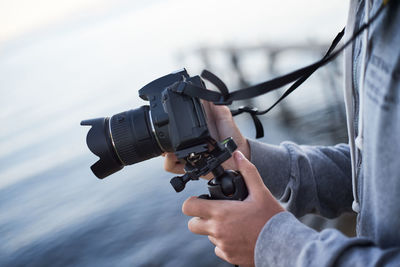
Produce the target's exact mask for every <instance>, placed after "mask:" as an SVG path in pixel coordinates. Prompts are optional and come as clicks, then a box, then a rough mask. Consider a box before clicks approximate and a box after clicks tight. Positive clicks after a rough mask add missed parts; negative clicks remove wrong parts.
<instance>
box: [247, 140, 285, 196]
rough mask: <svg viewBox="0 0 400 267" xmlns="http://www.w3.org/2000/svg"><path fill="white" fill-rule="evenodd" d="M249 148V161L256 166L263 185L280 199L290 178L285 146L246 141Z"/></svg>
mask: <svg viewBox="0 0 400 267" xmlns="http://www.w3.org/2000/svg"><path fill="white" fill-rule="evenodd" d="M247 141H248V143H249V147H250V161H251V162H252V163H253V164H254V165H255V166H256V168H257V170H258V172H259V173H260V175H261V177H262V179H263V181H264V184H265V185H266V186H267V187H268V189H269V190H270V191H271V193H272V194H273V195H274V196H275V197H276V198H277V199H280V198H281V197H282V195H283V194H284V192H285V189H286V186H287V184H288V182H289V177H290V167H291V163H290V154H289V151H288V150H287V148H286V147H285V146H282V145H281V146H276V145H269V144H265V143H261V142H258V141H255V140H251V139H248V140H247Z"/></svg>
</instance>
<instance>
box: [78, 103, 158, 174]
mask: <svg viewBox="0 0 400 267" xmlns="http://www.w3.org/2000/svg"><path fill="white" fill-rule="evenodd" d="M149 110H150V109H149V106H141V107H139V108H137V109H132V110H129V111H125V112H121V113H118V114H115V115H113V116H112V117H111V118H99V119H92V120H86V121H82V122H81V125H91V126H92V128H91V129H90V130H89V132H88V135H87V137H86V143H87V145H88V147H89V149H90V150H91V151H92V152H93V153H94V154H95V155H97V156H99V158H100V159H99V160H98V161H97V162H96V163H95V164H93V165H92V166H91V169H92V171H93V173H94V174H95V175H96V176H97V177H98V178H101V179H102V178H105V177H107V176H108V175H110V174H113V173H115V172H117V171H119V170H120V169H122V168H123V166H125V165H131V164H134V163H137V162H141V161H144V160H147V159H150V158H153V157H157V156H159V155H161V153H162V150H161V148H160V147H159V145H158V143H157V140H156V137H155V135H154V133H153V127H152V125H151V120H150V114H149Z"/></svg>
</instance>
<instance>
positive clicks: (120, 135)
mask: <svg viewBox="0 0 400 267" xmlns="http://www.w3.org/2000/svg"><path fill="white" fill-rule="evenodd" d="M128 112H129V111H125V112H122V113H119V114H115V115H114V116H112V117H111V119H110V126H111V138H112V139H113V142H114V145H115V150H116V152H117V154H118V156H119V158H120V159H121V161H122V163H123V164H124V165H130V164H133V163H136V162H138V155H137V151H136V146H135V143H136V142H135V141H136V138H135V136H133V135H134V132H133V131H132V130H131V129H130V123H129V116H128Z"/></svg>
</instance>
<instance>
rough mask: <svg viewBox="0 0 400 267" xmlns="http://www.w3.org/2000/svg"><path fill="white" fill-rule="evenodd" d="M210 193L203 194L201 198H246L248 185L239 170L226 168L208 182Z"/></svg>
mask: <svg viewBox="0 0 400 267" xmlns="http://www.w3.org/2000/svg"><path fill="white" fill-rule="evenodd" d="M208 191H209V192H210V195H201V196H199V197H200V198H204V199H215V200H244V199H245V198H246V197H247V195H248V191H247V187H246V184H245V182H244V180H243V177H242V175H241V174H240V173H239V172H236V171H232V170H226V171H224V173H223V174H222V175H220V176H218V177H216V178H214V179H212V180H210V181H209V182H208Z"/></svg>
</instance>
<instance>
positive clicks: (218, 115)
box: [163, 101, 250, 178]
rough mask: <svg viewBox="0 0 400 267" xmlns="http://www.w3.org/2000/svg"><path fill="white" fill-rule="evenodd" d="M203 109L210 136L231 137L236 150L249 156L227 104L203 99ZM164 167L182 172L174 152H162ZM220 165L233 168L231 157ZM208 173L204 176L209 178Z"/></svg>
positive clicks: (181, 166) (245, 143) (216, 138)
mask: <svg viewBox="0 0 400 267" xmlns="http://www.w3.org/2000/svg"><path fill="white" fill-rule="evenodd" d="M202 103H203V106H204V110H205V112H206V115H207V125H208V129H209V131H210V134H211V137H213V138H214V139H215V140H217V141H222V140H224V139H225V138H227V137H232V138H233V140H234V141H235V143H236V145H237V146H238V150H240V151H242V153H243V154H244V155H245V157H246V158H249V157H250V147H249V144H248V142H247V139H246V138H245V137H244V136H243V135H242V134H241V132H240V131H239V128H238V127H237V126H236V123H235V122H234V120H233V117H232V114H231V112H230V110H229V108H228V107H227V106H217V105H214V104H213V103H210V102H207V101H203V102H202ZM163 156H164V157H165V161H164V169H165V170H166V171H168V172H172V173H178V174H180V173H184V170H183V167H184V164H182V163H181V162H180V161H178V159H177V158H176V156H175V154H174V153H164V154H163ZM222 166H223V167H224V168H225V169H234V167H235V165H234V163H233V159H232V158H231V159H229V160H227V161H226V162H224V164H222ZM211 177H212V176H211V175H209V176H207V177H206V178H211Z"/></svg>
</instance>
